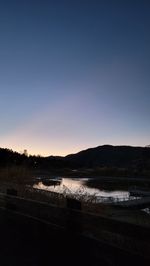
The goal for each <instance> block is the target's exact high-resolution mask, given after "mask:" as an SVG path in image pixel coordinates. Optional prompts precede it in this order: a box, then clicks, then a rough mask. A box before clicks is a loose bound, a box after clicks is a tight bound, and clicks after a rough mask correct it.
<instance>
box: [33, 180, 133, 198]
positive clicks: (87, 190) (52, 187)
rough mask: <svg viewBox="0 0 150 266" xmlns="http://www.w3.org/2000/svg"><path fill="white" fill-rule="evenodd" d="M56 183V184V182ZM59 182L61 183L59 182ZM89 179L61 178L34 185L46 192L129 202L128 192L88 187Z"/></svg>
mask: <svg viewBox="0 0 150 266" xmlns="http://www.w3.org/2000/svg"><path fill="white" fill-rule="evenodd" d="M55 181H56V182H55ZM58 181H59V182H58ZM88 181H89V179H88V178H82V179H78V178H61V179H60V178H59V180H58V179H53V180H49V182H46V183H45V181H44V182H43V181H40V180H39V182H38V183H36V184H35V185H34V188H37V189H42V190H46V191H52V192H58V193H66V194H78V195H79V194H80V195H91V196H95V197H96V198H99V199H102V198H108V199H109V198H111V199H114V200H115V199H116V200H128V199H129V197H130V195H129V192H128V191H122V190H111V191H106V190H103V189H100V188H99V187H98V188H93V187H88Z"/></svg>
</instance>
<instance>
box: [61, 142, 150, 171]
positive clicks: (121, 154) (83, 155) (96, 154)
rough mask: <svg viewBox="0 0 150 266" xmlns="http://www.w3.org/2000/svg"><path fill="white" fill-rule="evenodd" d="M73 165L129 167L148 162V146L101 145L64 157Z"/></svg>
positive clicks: (149, 157) (149, 150)
mask: <svg viewBox="0 0 150 266" xmlns="http://www.w3.org/2000/svg"><path fill="white" fill-rule="evenodd" d="M65 160H66V161H67V162H68V164H70V166H74V167H86V168H94V167H131V166H134V165H138V166H140V165H143V164H145V163H148V161H149V162H150V148H148V147H132V146H111V145H103V146H98V147H96V148H91V149H87V150H84V151H81V152H79V153H76V154H71V155H68V156H66V157H65Z"/></svg>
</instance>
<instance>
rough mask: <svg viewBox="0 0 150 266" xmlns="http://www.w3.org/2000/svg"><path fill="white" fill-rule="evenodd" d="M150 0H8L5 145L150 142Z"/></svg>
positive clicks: (69, 149) (0, 46)
mask: <svg viewBox="0 0 150 266" xmlns="http://www.w3.org/2000/svg"><path fill="white" fill-rule="evenodd" d="M149 120H150V1H148V0H147V1H146V0H141V1H138V0H137V1H135V0H129V1H128V0H118V1H117V0H89V1H88V0H68V1H67V0H53V1H51V0H47V1H46V0H35V1H34V0H18V1H15V0H13V1H12V0H1V1H0V146H1V147H7V148H12V149H14V150H17V151H22V150H24V149H27V150H28V151H29V153H31V154H42V155H50V154H53V155H55V154H57V155H65V154H68V153H73V152H76V151H79V150H82V149H85V148H88V147H94V146H98V145H103V144H114V145H117V144H118V145H121V144H125V145H137V146H144V145H147V144H150V123H149Z"/></svg>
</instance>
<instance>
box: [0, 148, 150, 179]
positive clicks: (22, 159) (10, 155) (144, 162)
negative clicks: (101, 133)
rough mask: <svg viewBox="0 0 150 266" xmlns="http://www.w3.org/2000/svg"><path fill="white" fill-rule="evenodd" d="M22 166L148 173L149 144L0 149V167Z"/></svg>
mask: <svg viewBox="0 0 150 266" xmlns="http://www.w3.org/2000/svg"><path fill="white" fill-rule="evenodd" d="M12 166H17V167H19V166H23V167H27V168H28V169H30V170H33V171H38V170H39V171H44V170H47V171H52V170H60V171H64V170H65V169H66V170H67V169H68V170H69V169H70V170H74V172H75V170H80V171H81V172H82V171H83V172H84V173H85V172H89V173H93V174H95V175H103V176H105V175H106V176H110V175H116V176H128V175H131V174H132V175H136V176H150V147H132V146H111V145H103V146H99V147H96V148H91V149H87V150H84V151H81V152H79V153H76V154H72V155H68V156H66V157H59V156H48V157H42V156H31V155H30V156H27V155H26V154H20V153H17V152H14V151H12V150H9V149H2V148H1V149H0V168H4V167H7V168H9V167H12Z"/></svg>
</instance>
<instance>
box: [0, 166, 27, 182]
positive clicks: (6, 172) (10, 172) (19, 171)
mask: <svg viewBox="0 0 150 266" xmlns="http://www.w3.org/2000/svg"><path fill="white" fill-rule="evenodd" d="M0 182H4V183H12V184H17V185H25V184H29V183H31V182H32V173H31V172H30V171H29V169H27V168H26V167H22V166H12V167H5V168H1V169H0Z"/></svg>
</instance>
